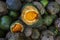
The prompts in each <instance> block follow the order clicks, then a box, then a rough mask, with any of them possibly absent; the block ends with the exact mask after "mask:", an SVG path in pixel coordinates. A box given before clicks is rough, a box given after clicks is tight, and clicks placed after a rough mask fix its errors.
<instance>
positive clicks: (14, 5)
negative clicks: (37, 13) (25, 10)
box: [6, 0, 22, 10]
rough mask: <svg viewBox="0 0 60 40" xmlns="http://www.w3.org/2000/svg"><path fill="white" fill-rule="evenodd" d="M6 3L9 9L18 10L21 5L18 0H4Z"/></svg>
mask: <svg viewBox="0 0 60 40" xmlns="http://www.w3.org/2000/svg"><path fill="white" fill-rule="evenodd" d="M6 4H7V6H8V9H11V10H19V9H20V7H21V5H22V4H21V2H20V0H6Z"/></svg>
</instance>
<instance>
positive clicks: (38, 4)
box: [32, 1, 45, 15]
mask: <svg viewBox="0 0 60 40" xmlns="http://www.w3.org/2000/svg"><path fill="white" fill-rule="evenodd" d="M32 3H33V4H34V5H35V6H36V7H37V8H38V9H39V12H40V13H41V15H43V14H44V13H45V9H44V7H43V6H42V4H41V3H40V2H36V1H34V2H32Z"/></svg>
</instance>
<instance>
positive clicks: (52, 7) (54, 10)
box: [47, 2, 60, 15]
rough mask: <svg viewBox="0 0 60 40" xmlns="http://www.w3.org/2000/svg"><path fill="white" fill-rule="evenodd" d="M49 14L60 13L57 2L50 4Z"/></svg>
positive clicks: (48, 7)
mask: <svg viewBox="0 0 60 40" xmlns="http://www.w3.org/2000/svg"><path fill="white" fill-rule="evenodd" d="M47 10H48V12H50V14H53V15H54V14H57V13H58V12H59V11H60V6H59V5H58V4H57V3H56V2H50V3H49V4H48V6H47Z"/></svg>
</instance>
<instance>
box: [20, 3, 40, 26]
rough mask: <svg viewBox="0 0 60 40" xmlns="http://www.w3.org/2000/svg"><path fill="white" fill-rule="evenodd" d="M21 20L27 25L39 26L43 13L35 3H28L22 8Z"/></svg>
mask: <svg viewBox="0 0 60 40" xmlns="http://www.w3.org/2000/svg"><path fill="white" fill-rule="evenodd" d="M21 20H22V21H23V22H24V23H26V24H27V25H30V26H33V25H35V26H39V25H40V23H41V22H39V21H40V20H41V15H40V13H39V11H38V9H37V8H36V7H35V6H34V5H33V4H26V5H25V6H24V7H23V9H22V13H21ZM37 23H38V24H37Z"/></svg>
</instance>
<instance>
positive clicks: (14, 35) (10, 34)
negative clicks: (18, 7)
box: [6, 32, 24, 40]
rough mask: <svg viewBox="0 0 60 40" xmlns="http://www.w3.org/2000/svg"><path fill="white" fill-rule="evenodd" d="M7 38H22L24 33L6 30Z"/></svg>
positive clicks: (17, 39)
mask: <svg viewBox="0 0 60 40" xmlns="http://www.w3.org/2000/svg"><path fill="white" fill-rule="evenodd" d="M6 39H7V40H24V34H23V33H19V32H18V33H11V32H8V33H7V35H6Z"/></svg>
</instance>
